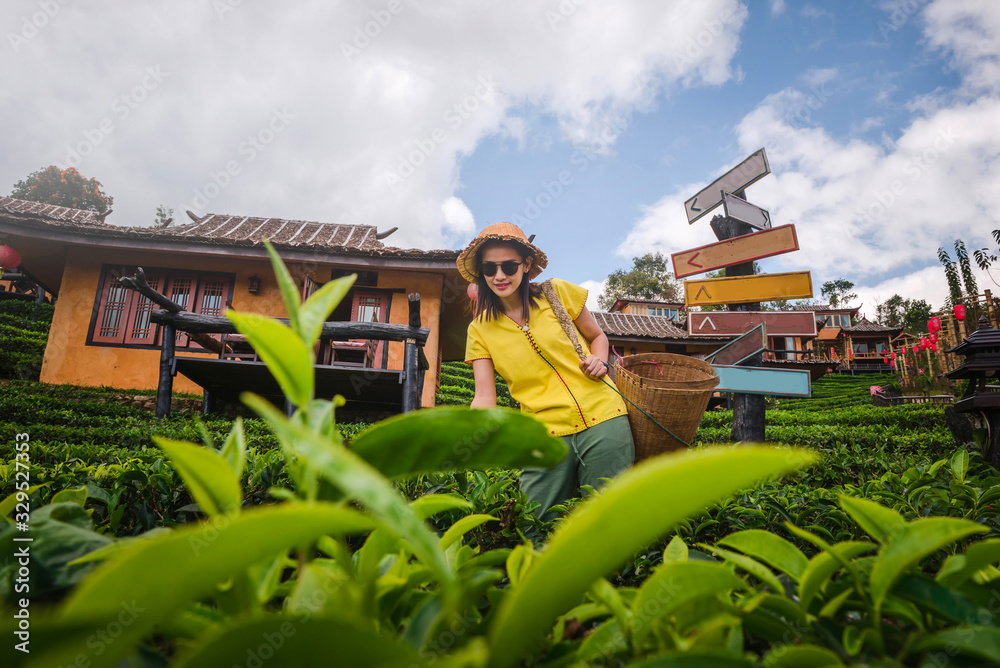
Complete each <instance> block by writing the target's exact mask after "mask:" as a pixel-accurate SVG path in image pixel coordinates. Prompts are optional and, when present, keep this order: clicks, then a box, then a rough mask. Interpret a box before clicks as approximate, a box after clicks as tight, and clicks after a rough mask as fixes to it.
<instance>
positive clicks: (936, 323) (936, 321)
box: [929, 316, 941, 334]
mask: <svg viewBox="0 0 1000 668" xmlns="http://www.w3.org/2000/svg"><path fill="white" fill-rule="evenodd" d="M929 324H930V325H931V326H932V327H933V328H934V329H932V330H930V331H931V332H933V333H935V334H936V333H937V332H940V331H941V318H939V317H937V316H934V317H933V318H931V321H930V323H929Z"/></svg>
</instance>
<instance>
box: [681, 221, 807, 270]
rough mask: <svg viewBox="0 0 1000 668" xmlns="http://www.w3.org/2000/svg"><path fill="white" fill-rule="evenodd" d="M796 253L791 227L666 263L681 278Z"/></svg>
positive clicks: (735, 239)
mask: <svg viewBox="0 0 1000 668" xmlns="http://www.w3.org/2000/svg"><path fill="white" fill-rule="evenodd" d="M798 249H799V239H798V237H797V236H796V235H795V226H794V225H782V226H781V227H774V228H771V229H769V230H764V231H763V232H754V233H753V234H745V235H743V236H741V237H733V238H732V239H729V240H728V241H719V242H716V243H714V244H708V245H706V246H699V247H698V248H692V249H691V250H686V251H681V252H680V253H674V254H673V255H671V256H670V259H671V260H672V261H673V263H674V276H676V277H677V278H684V277H685V276H692V275H694V274H701V273H704V272H706V271H715V270H716V269H722V268H723V267H730V266H732V265H734V264H741V263H743V262H753V261H754V260H759V259H761V258H764V257H771V256H772V255H781V254H782V253H790V252H791V251H796V250H798Z"/></svg>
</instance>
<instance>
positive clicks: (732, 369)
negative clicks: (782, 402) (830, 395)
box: [712, 364, 812, 397]
mask: <svg viewBox="0 0 1000 668" xmlns="http://www.w3.org/2000/svg"><path fill="white" fill-rule="evenodd" d="M712 369H714V370H715V373H717V374H718V375H719V385H718V387H716V388H715V391H716V392H739V393H741V394H773V395H778V396H783V397H808V396H812V383H811V382H810V380H809V372H808V371H801V370H798V369H771V368H767V367H755V366H723V365H715V364H713V365H712Z"/></svg>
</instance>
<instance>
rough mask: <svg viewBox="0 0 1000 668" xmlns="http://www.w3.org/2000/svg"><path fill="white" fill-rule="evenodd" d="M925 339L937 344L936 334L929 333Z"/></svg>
mask: <svg viewBox="0 0 1000 668" xmlns="http://www.w3.org/2000/svg"><path fill="white" fill-rule="evenodd" d="M927 338H928V339H930V340H931V343H937V332H931V333H930V334H928V335H927Z"/></svg>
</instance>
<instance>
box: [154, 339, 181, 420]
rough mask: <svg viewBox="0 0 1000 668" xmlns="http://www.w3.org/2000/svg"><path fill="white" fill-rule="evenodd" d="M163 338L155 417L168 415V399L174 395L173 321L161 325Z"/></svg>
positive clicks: (174, 342)
mask: <svg viewBox="0 0 1000 668" xmlns="http://www.w3.org/2000/svg"><path fill="white" fill-rule="evenodd" d="M160 336H162V337H163V339H162V341H163V343H162V345H161V347H160V382H159V384H158V385H157V387H156V417H158V418H164V417H167V416H168V415H170V399H171V397H172V396H173V393H174V352H175V350H176V346H177V332H176V330H175V329H174V323H173V321H167V322H165V323H163V331H162V332H160Z"/></svg>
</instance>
